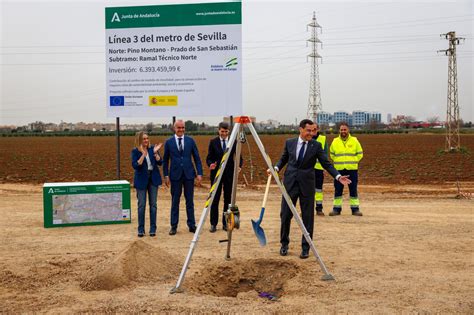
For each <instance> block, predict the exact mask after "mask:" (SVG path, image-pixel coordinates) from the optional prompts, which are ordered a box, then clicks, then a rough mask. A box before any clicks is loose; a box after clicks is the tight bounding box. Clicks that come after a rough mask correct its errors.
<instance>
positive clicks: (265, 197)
mask: <svg viewBox="0 0 474 315" xmlns="http://www.w3.org/2000/svg"><path fill="white" fill-rule="evenodd" d="M271 182H272V175H268V180H267V187H265V195H264V196H263V203H262V208H265V205H266V204H267V197H268V191H269V190H270V183H271Z"/></svg>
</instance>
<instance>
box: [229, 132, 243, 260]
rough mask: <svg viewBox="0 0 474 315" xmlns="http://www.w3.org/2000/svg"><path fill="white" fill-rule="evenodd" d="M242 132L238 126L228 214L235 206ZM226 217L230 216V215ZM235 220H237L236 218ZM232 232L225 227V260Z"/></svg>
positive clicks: (231, 229) (230, 243)
mask: <svg viewBox="0 0 474 315" xmlns="http://www.w3.org/2000/svg"><path fill="white" fill-rule="evenodd" d="M235 128H236V129H237V125H236V126H235ZM243 130H244V128H243V125H241V124H239V128H238V136H239V139H238V140H236V141H237V145H236V148H235V157H234V174H233V181H232V195H231V199H230V205H229V208H228V209H227V211H228V212H230V211H232V209H233V208H234V207H235V206H236V205H235V200H236V197H237V181H238V178H239V167H240V155H241V152H242V136H241V134H242V132H243ZM244 136H245V134H244ZM231 158H232V156H229V159H231ZM228 215H230V213H229V214H228ZM234 218H235V216H234ZM237 220H239V218H237ZM239 224H240V223H239ZM232 231H233V228H231V227H229V225H227V252H226V255H225V259H227V260H229V259H230V248H231V245H232Z"/></svg>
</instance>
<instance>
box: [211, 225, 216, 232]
mask: <svg viewBox="0 0 474 315" xmlns="http://www.w3.org/2000/svg"><path fill="white" fill-rule="evenodd" d="M216 231H217V229H216V226H215V225H211V228H210V229H209V232H211V233H215V232H216Z"/></svg>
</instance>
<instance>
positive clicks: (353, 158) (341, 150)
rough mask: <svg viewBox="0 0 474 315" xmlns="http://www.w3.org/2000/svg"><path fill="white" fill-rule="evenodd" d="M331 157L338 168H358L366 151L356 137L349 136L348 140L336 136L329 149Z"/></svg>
mask: <svg viewBox="0 0 474 315" xmlns="http://www.w3.org/2000/svg"><path fill="white" fill-rule="evenodd" d="M329 152H330V155H331V159H332V161H333V162H334V167H335V168H336V170H338V171H340V170H357V169H358V167H359V161H360V160H362V157H363V156H364V152H363V151H362V146H361V145H360V143H359V141H358V140H357V138H356V137H353V136H351V135H350V134H349V135H348V136H347V139H346V141H344V140H342V138H341V136H339V137H337V138H335V139H334V140H333V141H332V143H331V148H330V149H329Z"/></svg>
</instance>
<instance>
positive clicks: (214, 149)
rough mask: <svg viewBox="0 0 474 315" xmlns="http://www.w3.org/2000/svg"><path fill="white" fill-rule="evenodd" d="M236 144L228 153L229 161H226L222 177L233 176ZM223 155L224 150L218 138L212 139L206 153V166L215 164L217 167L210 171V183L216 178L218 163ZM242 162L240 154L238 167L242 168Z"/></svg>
mask: <svg viewBox="0 0 474 315" xmlns="http://www.w3.org/2000/svg"><path fill="white" fill-rule="evenodd" d="M236 147H237V146H236V144H235V143H234V146H233V148H232V151H231V153H230V158H229V161H227V166H226V167H225V171H224V174H223V176H225V177H227V176H231V177H232V176H233V174H234V155H235V149H236ZM223 155H224V150H222V142H221V138H220V137H216V138H214V139H212V140H211V141H210V142H209V150H208V151H207V157H206V164H207V166H210V165H211V164H212V163H216V162H217V166H216V168H215V169H213V170H212V171H211V182H213V181H214V178H215V177H216V173H217V170H218V169H219V163H220V162H221V160H222V156H223ZM243 162H244V160H243V158H242V154H241V155H240V162H239V166H240V167H242V164H243Z"/></svg>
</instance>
